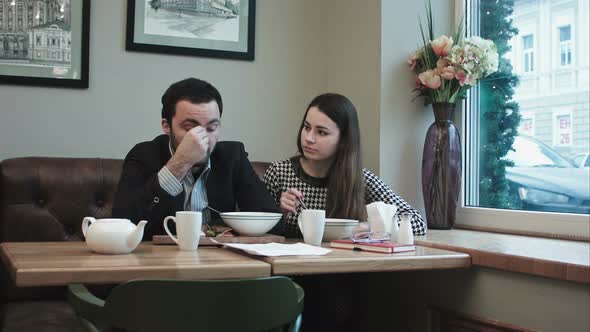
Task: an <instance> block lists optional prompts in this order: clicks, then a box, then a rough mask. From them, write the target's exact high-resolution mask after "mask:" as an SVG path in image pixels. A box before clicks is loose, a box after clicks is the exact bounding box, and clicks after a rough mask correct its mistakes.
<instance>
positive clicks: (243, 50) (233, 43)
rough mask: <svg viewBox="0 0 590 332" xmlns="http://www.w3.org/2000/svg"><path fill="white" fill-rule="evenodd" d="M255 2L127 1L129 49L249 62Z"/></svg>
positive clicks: (217, 0)
mask: <svg viewBox="0 0 590 332" xmlns="http://www.w3.org/2000/svg"><path fill="white" fill-rule="evenodd" d="M255 12H256V1H255V0H127V41H126V49H127V50H128V51H140V52H157V53H167V54H171V53H172V54H182V55H197V56H205V57H214V58H226V59H239V60H249V61H252V60H254V21H255V18H254V16H255Z"/></svg>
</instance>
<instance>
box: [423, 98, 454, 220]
mask: <svg viewBox="0 0 590 332" xmlns="http://www.w3.org/2000/svg"><path fill="white" fill-rule="evenodd" d="M432 110H433V111H434V119H435V120H434V123H433V124H432V125H431V126H430V128H428V132H427V133H426V140H425V141H424V153H423V155H422V194H423V195H424V207H425V209H426V222H427V223H428V228H429V229H451V228H453V225H454V224H455V211H456V209H457V199H458V198H459V191H460V188H461V138H460V137H459V131H458V130H457V127H455V124H454V123H453V120H454V116H455V104H451V103H433V104H432Z"/></svg>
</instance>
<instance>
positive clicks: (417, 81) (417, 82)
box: [416, 76, 424, 89]
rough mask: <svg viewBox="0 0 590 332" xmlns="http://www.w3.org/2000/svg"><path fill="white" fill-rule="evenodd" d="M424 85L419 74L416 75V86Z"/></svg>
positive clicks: (421, 86)
mask: <svg viewBox="0 0 590 332" xmlns="http://www.w3.org/2000/svg"><path fill="white" fill-rule="evenodd" d="M423 87H424V84H422V82H420V78H419V77H418V76H416V88H417V89H422V88H423Z"/></svg>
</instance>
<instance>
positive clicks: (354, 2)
mask: <svg viewBox="0 0 590 332" xmlns="http://www.w3.org/2000/svg"><path fill="white" fill-rule="evenodd" d="M392 2H393V1H392ZM325 3H326V4H327V7H326V8H325V9H324V10H325V13H326V15H325V22H324V25H323V26H324V33H325V37H324V45H325V49H326V60H325V61H326V66H327V68H328V73H327V75H328V76H327V78H328V86H327V87H328V90H329V91H330V92H337V93H340V94H343V95H345V96H347V97H348V98H349V99H350V100H351V101H352V102H353V104H354V105H355V106H356V109H357V112H358V116H359V122H360V126H361V134H362V137H361V144H362V149H363V166H364V167H366V168H368V169H371V170H372V171H374V172H379V157H380V156H379V144H380V141H379V132H380V130H381V127H380V124H379V93H380V91H379V77H380V63H379V57H380V53H381V52H380V35H381V34H380V30H381V20H380V15H379V12H380V7H381V1H380V0H364V1H358V0H327V1H325Z"/></svg>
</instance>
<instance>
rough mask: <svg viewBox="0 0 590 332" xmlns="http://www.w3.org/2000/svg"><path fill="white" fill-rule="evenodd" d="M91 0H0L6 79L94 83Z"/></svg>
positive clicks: (0, 52)
mask: <svg viewBox="0 0 590 332" xmlns="http://www.w3.org/2000/svg"><path fill="white" fill-rule="evenodd" d="M89 36H90V0H43V1H39V0H0V83H2V84H21V85H37V86H47V87H72V88H83V89H85V88H88V45H89Z"/></svg>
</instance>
